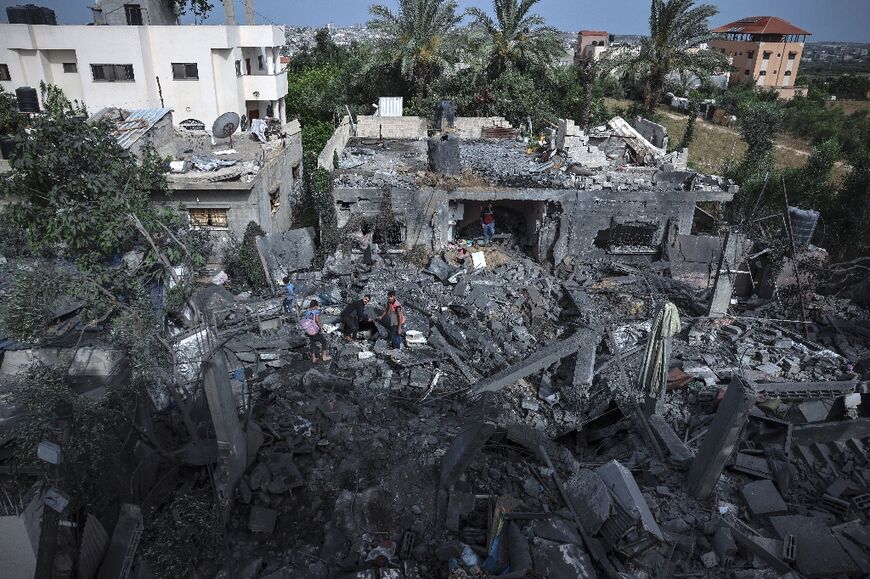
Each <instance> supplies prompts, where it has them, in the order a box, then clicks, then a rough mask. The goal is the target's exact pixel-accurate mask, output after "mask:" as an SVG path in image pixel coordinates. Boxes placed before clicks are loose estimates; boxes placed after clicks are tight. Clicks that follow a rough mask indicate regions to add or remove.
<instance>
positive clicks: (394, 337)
mask: <svg viewBox="0 0 870 579" xmlns="http://www.w3.org/2000/svg"><path fill="white" fill-rule="evenodd" d="M378 320H379V321H380V322H381V323H382V324H384V326H385V327H386V328H387V330H388V331H389V332H390V348H392V349H393V350H399V349H401V348H402V335H403V334H404V333H405V309H404V308H403V307H402V304H400V303H399V300H397V299H396V292H394V291H393V290H390V291H389V292H387V307H386V308H385V309H384V313H382V314H381V317H380V318H378Z"/></svg>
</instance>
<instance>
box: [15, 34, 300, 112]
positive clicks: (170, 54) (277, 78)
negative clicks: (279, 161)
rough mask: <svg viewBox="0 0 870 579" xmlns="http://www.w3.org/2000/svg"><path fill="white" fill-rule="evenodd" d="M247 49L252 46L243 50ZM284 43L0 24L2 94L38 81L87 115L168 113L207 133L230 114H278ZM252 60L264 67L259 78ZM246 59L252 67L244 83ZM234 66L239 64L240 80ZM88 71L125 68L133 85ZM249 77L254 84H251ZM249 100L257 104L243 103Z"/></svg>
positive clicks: (264, 37)
mask: <svg viewBox="0 0 870 579" xmlns="http://www.w3.org/2000/svg"><path fill="white" fill-rule="evenodd" d="M253 42H256V43H257V44H243V43H253ZM283 42H284V34H283V30H282V29H281V28H280V27H277V26H42V25H40V26H29V25H25V24H0V63H3V64H7V65H8V66H9V72H10V76H11V80H10V81H2V82H0V86H3V88H4V89H6V90H9V91H14V90H15V88H17V87H20V86H32V87H34V88H36V87H38V86H39V83H40V81H44V82H47V83H54V84H57V85H58V86H60V87H61V88H63V90H64V92H65V93H66V94H67V96H68V98H71V99H73V98H74V99H78V100H83V101H84V102H85V104H86V106H87V107H88V110H89V111H91V112H95V111H97V110H99V109H101V108H103V107H110V106H112V107H122V108H155V107H160V106H166V107H171V108H172V109H174V110H175V115H174V117H173V118H174V119H175V121H176V122H181V121H183V120H185V119H197V120H200V121H202V122H203V123H204V124H205V125H206V127H207V128H208V127H210V126H211V123H212V122H213V121H214V119H215V118H217V116H218V115H219V114H221V113H225V112H228V111H233V112H236V113H238V114H239V115H242V114H247V113H248V111H249V110H250V108H257V109H258V110H261V111H262V114H261V116H262V115H263V114H265V110H266V106H267V104H270V103H271V104H272V105H273V108H274V113H275V114H276V115H278V114H281V112H282V111H283V107H280V106H275V105H276V103H278V101H279V100H281V99H283V98H284V96H286V94H287V75H286V73H285V72H277V73H276V72H275V65H274V59H275V54H276V52H277V50H278V47H280V46H281V45H282V44H283ZM258 54H260V55H262V56H263V59H264V67H263V70H259V67H258V63H257V58H256V56H257V55H258ZM245 55H247V56H248V57H249V58H251V59H252V62H251V73H252V75H251V77H249V80H248V81H246V80H245V76H246V75H245V74H244V73H245V72H246V70H245V64H244V57H245ZM236 60H242V69H243V70H242V72H243V76H242V77H240V78H237V76H236V72H235V61H236ZM64 62H76V64H77V68H78V72H77V73H64V72H63V63H64ZM270 62H271V67H270ZM172 63H196V65H197V69H198V75H199V78H198V80H175V79H173V74H172ZM92 64H123V65H126V64H130V65H132V66H133V73H134V80H133V81H118V82H101V81H95V80H94V78H93V74H92V71H91V65H92ZM270 72H271V73H272V74H270ZM254 77H258V80H257V82H256V83H255V84H252V82H253V81H254ZM259 77H263V78H259ZM267 77H268V78H267ZM158 78H159V90H158ZM246 83H247V84H246ZM246 86H248V87H249V88H250V87H252V86H253V87H255V88H256V90H257V91H258V93H259V96H257V97H254V96H252V94H246V90H245V88H246ZM161 94H162V98H163V101H162V104H161ZM251 100H255V101H256V102H255V103H253V105H252V104H251V103H250V102H246V101H251ZM280 118H281V120H282V122H284V121H286V119H285V118H284V117H283V116H282V117H280Z"/></svg>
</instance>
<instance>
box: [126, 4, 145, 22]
mask: <svg viewBox="0 0 870 579" xmlns="http://www.w3.org/2000/svg"><path fill="white" fill-rule="evenodd" d="M124 14H126V16H127V24H129V25H130V26H142V24H144V22H142V7H141V6H139V5H138V4H124Z"/></svg>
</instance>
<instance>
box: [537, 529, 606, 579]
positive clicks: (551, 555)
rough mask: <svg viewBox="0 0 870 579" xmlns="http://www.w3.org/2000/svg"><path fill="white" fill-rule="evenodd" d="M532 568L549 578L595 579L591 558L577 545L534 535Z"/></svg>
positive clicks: (595, 574)
mask: <svg viewBox="0 0 870 579" xmlns="http://www.w3.org/2000/svg"><path fill="white" fill-rule="evenodd" d="M532 559H533V569H534V571H535V572H536V573H537V574H538V576H540V577H548V578H550V579H597V577H598V574H597V573H596V572H595V567H594V566H593V565H592V560H591V559H590V558H589V555H588V554H587V553H586V551H584V550H583V548H582V547H580V546H579V545H574V544H564V543H556V542H553V541H547V540H546V539H541V538H539V537H536V538H535V539H534V541H533V542H532Z"/></svg>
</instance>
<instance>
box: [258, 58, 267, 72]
mask: <svg viewBox="0 0 870 579" xmlns="http://www.w3.org/2000/svg"><path fill="white" fill-rule="evenodd" d="M265 68H266V63H265V61H264V60H263V55H262V54H260V55H258V56H257V70H263V69H265Z"/></svg>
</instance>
